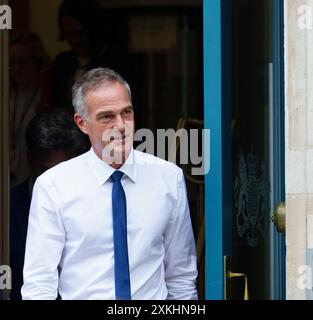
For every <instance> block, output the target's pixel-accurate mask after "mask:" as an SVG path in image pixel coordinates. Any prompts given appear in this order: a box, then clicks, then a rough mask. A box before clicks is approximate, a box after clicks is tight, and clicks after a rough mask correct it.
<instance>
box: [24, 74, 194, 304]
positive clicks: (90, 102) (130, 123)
mask: <svg viewBox="0 0 313 320" xmlns="http://www.w3.org/2000/svg"><path fill="white" fill-rule="evenodd" d="M73 104H74V107H75V111H76V113H75V115H74V119H75V121H76V123H77V125H78V127H79V128H80V129H81V130H82V131H83V132H84V133H86V134H87V135H88V136H89V138H90V141H91V144H92V148H91V150H90V151H88V152H87V153H85V154H83V155H81V156H79V157H76V158H74V159H72V160H69V161H66V162H63V163H61V164H59V165H57V166H56V167H54V168H52V169H50V170H48V171H46V172H45V173H44V174H43V175H41V176H40V177H39V178H38V179H37V181H36V183H35V186H34V191H33V198H32V203H31V209H30V217H29V226H28V233H27V243H26V255H25V264H24V285H23V288H22V296H23V299H56V297H57V294H58V292H59V294H60V296H61V297H62V299H146V300H150V299H151V300H152V299H161V300H162V299H186V300H187V299H197V291H196V277H197V263H196V260H197V259H196V250H195V242H194V236H193V231H192V225H191V219H190V213H189V207H188V201H187V196H186V187H185V181H184V176H183V172H182V170H181V169H180V168H179V167H177V166H176V165H175V164H173V163H170V162H167V161H164V160H161V159H158V158H156V157H154V156H152V155H148V154H145V153H142V152H139V151H136V150H133V148H132V144H133V134H134V113H133V107H132V102H131V92H130V88H129V86H128V84H127V83H126V82H125V81H124V79H123V78H122V77H121V76H119V75H118V74H116V73H115V72H114V71H112V70H110V69H102V68H98V69H94V70H91V71H89V72H87V73H86V74H85V75H84V76H83V77H82V78H81V79H80V80H78V81H77V82H76V84H75V85H74V87H73Z"/></svg>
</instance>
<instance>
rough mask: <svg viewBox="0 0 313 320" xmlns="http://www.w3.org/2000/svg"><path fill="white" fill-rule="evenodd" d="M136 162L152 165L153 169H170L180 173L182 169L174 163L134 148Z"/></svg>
mask: <svg viewBox="0 0 313 320" xmlns="http://www.w3.org/2000/svg"><path fill="white" fill-rule="evenodd" d="M134 154H135V159H136V160H135V161H136V164H139V165H147V166H150V165H151V166H153V170H154V171H158V170H159V171H171V172H173V173H176V174H182V169H181V168H180V167H178V166H177V165H176V164H175V163H173V162H170V161H167V160H164V159H162V158H159V157H156V156H154V155H152V154H149V153H145V152H141V151H138V150H134Z"/></svg>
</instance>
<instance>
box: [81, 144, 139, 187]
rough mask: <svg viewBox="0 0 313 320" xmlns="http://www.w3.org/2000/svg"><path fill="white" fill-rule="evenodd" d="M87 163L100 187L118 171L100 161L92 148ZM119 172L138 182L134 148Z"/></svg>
mask: <svg viewBox="0 0 313 320" xmlns="http://www.w3.org/2000/svg"><path fill="white" fill-rule="evenodd" d="M87 161H88V163H89V165H90V168H91V170H92V172H93V173H94V175H95V177H96V179H97V180H98V182H99V185H103V184H104V183H105V182H107V180H108V179H109V178H110V177H111V175H112V173H113V172H114V171H115V170H116V169H114V168H113V167H111V166H110V165H109V164H107V163H106V162H105V161H103V160H102V159H100V158H99V157H98V156H97V155H96V153H95V151H94V150H93V148H92V147H91V149H90V151H89V156H88V160H87ZM118 170H119V171H121V172H123V173H124V174H125V175H126V176H127V177H128V178H130V179H131V180H132V181H133V182H136V164H135V157H134V150H133V148H132V149H131V152H130V154H129V156H128V158H127V159H126V161H125V163H124V164H123V165H122V166H121V167H120V168H119V169H118ZM122 179H123V178H122Z"/></svg>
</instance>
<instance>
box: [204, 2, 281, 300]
mask: <svg viewBox="0 0 313 320" xmlns="http://www.w3.org/2000/svg"><path fill="white" fill-rule="evenodd" d="M203 4H204V46H205V48H204V61H205V63H204V75H205V76H204V79H205V81H204V88H205V127H206V128H209V129H210V130H211V144H210V172H209V174H208V175H207V177H206V190H205V192H206V196H205V204H206V257H207V259H206V298H207V299H254V300H255V299H283V298H284V296H285V292H284V291H285V290H284V287H285V284H284V274H285V273H284V268H285V239H284V235H283V233H282V234H280V233H278V232H277V231H276V228H275V226H274V224H273V222H272V216H273V213H274V211H275V207H276V205H277V204H278V203H279V202H282V201H283V200H284V199H283V196H284V167H283V164H284V159H283V157H282V155H283V154H284V144H283V141H284V128H283V121H284V114H283V70H282V65H283V63H282V61H283V53H282V52H281V50H280V48H281V47H282V46H281V44H282V34H283V32H282V26H283V22H282V1H279V0H277V1H270V0H255V1H245V0H238V1H228V0H210V1H204V3H203ZM280 208H282V209H283V206H280ZM281 211H283V210H281ZM281 231H283V230H281Z"/></svg>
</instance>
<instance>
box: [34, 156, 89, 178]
mask: <svg viewBox="0 0 313 320" xmlns="http://www.w3.org/2000/svg"><path fill="white" fill-rule="evenodd" d="M89 152H90V151H88V152H86V153H83V154H81V155H80V156H77V157H75V158H72V159H70V160H67V161H63V162H61V163H59V164H57V165H56V166H54V167H52V168H51V169H49V170H47V171H45V172H44V173H43V174H42V175H41V176H39V178H38V180H41V181H44V182H51V181H54V182H58V181H61V182H62V181H64V180H67V181H68V179H70V178H69V177H71V176H72V175H77V174H79V173H80V172H81V169H82V168H83V166H84V165H85V163H86V159H87V157H88V155H89Z"/></svg>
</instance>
